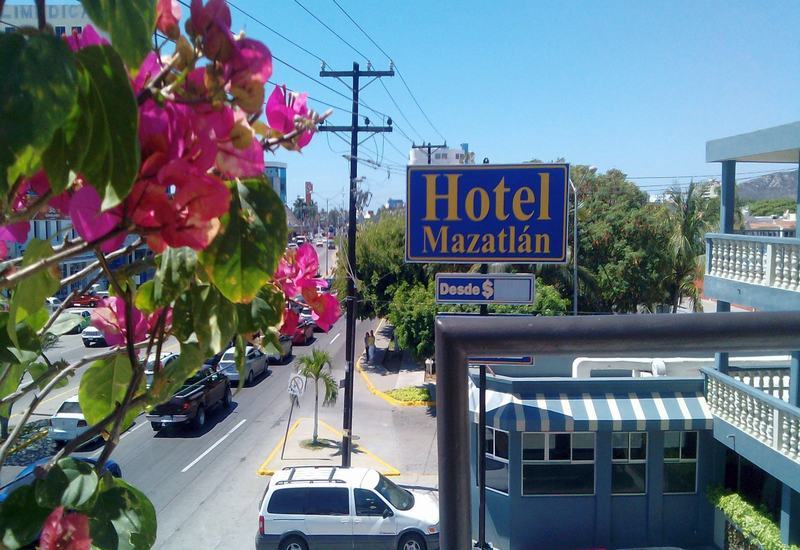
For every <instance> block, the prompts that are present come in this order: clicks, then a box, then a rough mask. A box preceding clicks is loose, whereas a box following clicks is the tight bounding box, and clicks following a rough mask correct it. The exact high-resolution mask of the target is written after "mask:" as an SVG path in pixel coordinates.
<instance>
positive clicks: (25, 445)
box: [8, 429, 48, 456]
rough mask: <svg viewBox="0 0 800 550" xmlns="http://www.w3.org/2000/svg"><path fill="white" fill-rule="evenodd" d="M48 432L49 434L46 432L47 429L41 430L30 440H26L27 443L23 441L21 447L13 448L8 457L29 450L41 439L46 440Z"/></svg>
mask: <svg viewBox="0 0 800 550" xmlns="http://www.w3.org/2000/svg"><path fill="white" fill-rule="evenodd" d="M47 432H48V430H46V429H45V430H39V431H38V432H37V433H35V434H34V435H32V436H31V437H30V438H28V439H26V440H25V441H23V442H22V443H20V444H19V445H17V446H15V447H12V448H11V449H10V450H9V451H8V456H11V455H13V454H15V453H18V452H20V451H22V450H24V449H27V448H28V447H30V446H31V445H33V444H34V443H36V442H37V441H39V440H40V439H44V438H45V437H47Z"/></svg>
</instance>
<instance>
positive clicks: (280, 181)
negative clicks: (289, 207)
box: [264, 162, 286, 204]
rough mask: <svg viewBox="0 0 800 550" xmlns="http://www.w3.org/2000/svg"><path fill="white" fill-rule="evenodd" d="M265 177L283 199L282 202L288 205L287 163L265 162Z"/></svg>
mask: <svg viewBox="0 0 800 550" xmlns="http://www.w3.org/2000/svg"><path fill="white" fill-rule="evenodd" d="M264 176H265V177H266V178H267V179H268V180H269V181H270V183H272V189H273V190H274V191H275V193H276V194H277V195H278V196H279V197H280V198H281V202H282V203H283V204H286V163H285V162H265V163H264Z"/></svg>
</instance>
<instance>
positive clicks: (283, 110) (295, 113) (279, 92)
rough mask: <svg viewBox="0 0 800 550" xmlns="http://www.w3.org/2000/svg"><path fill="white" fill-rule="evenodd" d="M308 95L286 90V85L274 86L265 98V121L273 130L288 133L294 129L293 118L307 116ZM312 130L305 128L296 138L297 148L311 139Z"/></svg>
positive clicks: (303, 145) (300, 147)
mask: <svg viewBox="0 0 800 550" xmlns="http://www.w3.org/2000/svg"><path fill="white" fill-rule="evenodd" d="M307 101H308V95H307V94H304V93H296V92H287V91H286V86H276V87H275V89H274V90H273V91H272V93H271V94H270V96H269V99H268V100H267V107H266V114H267V122H269V125H270V127H271V128H272V129H273V130H277V131H278V132H280V133H282V134H288V133H289V132H291V131H292V130H294V129H295V118H296V117H299V118H308V116H309V112H308V104H307ZM313 136H314V132H312V131H311V130H306V131H304V132H302V133H301V134H300V135H299V136H298V138H297V140H296V146H297V149H302V148H303V147H305V146H306V145H308V143H309V142H310V141H311V138H312V137H313Z"/></svg>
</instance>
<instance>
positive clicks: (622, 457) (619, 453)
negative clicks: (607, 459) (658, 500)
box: [611, 432, 647, 495]
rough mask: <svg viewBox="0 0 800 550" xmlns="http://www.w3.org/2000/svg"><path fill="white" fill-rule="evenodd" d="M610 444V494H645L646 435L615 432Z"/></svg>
mask: <svg viewBox="0 0 800 550" xmlns="http://www.w3.org/2000/svg"><path fill="white" fill-rule="evenodd" d="M611 437H612V440H611V442H612V443H611V444H612V451H611V453H612V454H611V494H613V495H637V494H639V495H640V494H644V493H646V492H647V434H646V433H642V432H615V433H614V434H613V435H612V436H611Z"/></svg>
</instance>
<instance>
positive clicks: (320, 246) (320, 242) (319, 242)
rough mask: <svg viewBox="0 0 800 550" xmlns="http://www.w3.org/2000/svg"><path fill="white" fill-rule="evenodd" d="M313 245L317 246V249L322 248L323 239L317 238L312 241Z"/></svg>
mask: <svg viewBox="0 0 800 550" xmlns="http://www.w3.org/2000/svg"><path fill="white" fill-rule="evenodd" d="M314 244H315V245H317V248H322V247H323V246H325V239H323V238H322V237H319V238H318V239H316V240H315V241H314Z"/></svg>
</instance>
